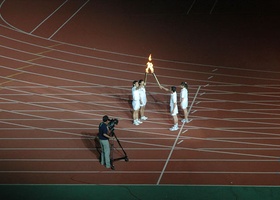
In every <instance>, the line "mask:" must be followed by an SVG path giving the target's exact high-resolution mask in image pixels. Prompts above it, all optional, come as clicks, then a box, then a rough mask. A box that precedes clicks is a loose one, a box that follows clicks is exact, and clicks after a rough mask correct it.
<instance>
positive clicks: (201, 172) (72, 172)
mask: <svg viewBox="0 0 280 200" xmlns="http://www.w3.org/2000/svg"><path fill="white" fill-rule="evenodd" d="M0 173H1V174H100V170H97V171H94V170H91V171H78V170H75V171H71V170H69V171H66V170H64V171H55V170H52V171H39V170H36V171H32V170H30V171H27V170H25V171H19V170H18V171H16V170H15V171H12V170H8V171H7V170H5V171H4V170H3V171H0ZM159 173H160V171H144V170H143V171H118V170H110V171H102V174H159ZM166 173H167V174H255V175H278V174H279V172H278V171H255V172H253V171H245V172H242V171H166Z"/></svg>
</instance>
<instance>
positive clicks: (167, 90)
mask: <svg viewBox="0 0 280 200" xmlns="http://www.w3.org/2000/svg"><path fill="white" fill-rule="evenodd" d="M160 89H164V90H165V91H166V92H169V91H170V90H169V89H167V88H166V87H163V86H162V85H160Z"/></svg>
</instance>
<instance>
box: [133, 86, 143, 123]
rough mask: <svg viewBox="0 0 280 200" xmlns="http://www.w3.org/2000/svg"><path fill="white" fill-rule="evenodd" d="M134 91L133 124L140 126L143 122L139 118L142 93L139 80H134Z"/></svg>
mask: <svg viewBox="0 0 280 200" xmlns="http://www.w3.org/2000/svg"><path fill="white" fill-rule="evenodd" d="M131 92H132V108H133V124H134V125H136V126H138V125H139V124H141V123H142V122H141V121H140V120H139V119H138V117H139V109H140V93H139V84H138V81H133V86H132V89H131Z"/></svg>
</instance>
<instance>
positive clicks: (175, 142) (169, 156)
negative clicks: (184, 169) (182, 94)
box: [157, 86, 200, 185]
mask: <svg viewBox="0 0 280 200" xmlns="http://www.w3.org/2000/svg"><path fill="white" fill-rule="evenodd" d="M199 90H200V86H199V87H198V89H197V91H196V94H195V97H194V98H193V101H192V104H191V106H190V108H189V110H188V113H189V112H190V111H191V109H192V106H193V104H194V102H195V99H196V97H197V94H198V92H199ZM184 124H185V122H184V123H183V125H182V126H181V128H180V131H179V133H178V135H177V137H176V139H175V141H174V144H173V146H172V149H171V151H170V153H169V155H168V158H167V160H166V162H165V165H164V167H163V169H162V171H161V174H160V176H159V179H158V181H157V185H159V183H160V181H161V178H162V176H163V174H164V172H165V169H166V167H167V164H168V163H169V160H170V158H171V155H172V154H173V151H174V149H175V146H176V144H177V142H178V140H179V137H180V135H181V133H182V130H183V128H184Z"/></svg>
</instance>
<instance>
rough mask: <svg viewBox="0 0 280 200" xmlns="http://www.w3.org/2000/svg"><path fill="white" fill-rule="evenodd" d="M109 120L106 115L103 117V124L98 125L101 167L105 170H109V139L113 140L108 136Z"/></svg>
mask: <svg viewBox="0 0 280 200" xmlns="http://www.w3.org/2000/svg"><path fill="white" fill-rule="evenodd" d="M109 122H110V119H109V117H108V116H107V115H105V116H103V122H101V123H100V124H99V132H98V139H99V142H100V145H101V160H100V161H101V165H105V166H106V168H111V161H110V144H109V139H113V137H111V136H110V135H109V129H108V123H109Z"/></svg>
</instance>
